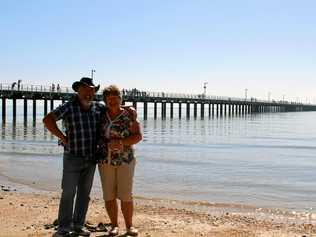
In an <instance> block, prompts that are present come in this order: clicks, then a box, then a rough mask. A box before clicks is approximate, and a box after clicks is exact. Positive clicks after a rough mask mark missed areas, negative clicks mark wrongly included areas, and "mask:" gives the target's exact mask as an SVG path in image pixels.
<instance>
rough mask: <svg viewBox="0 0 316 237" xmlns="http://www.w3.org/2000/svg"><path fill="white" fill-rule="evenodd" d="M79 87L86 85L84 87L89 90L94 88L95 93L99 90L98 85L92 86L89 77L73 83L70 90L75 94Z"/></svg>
mask: <svg viewBox="0 0 316 237" xmlns="http://www.w3.org/2000/svg"><path fill="white" fill-rule="evenodd" d="M80 85H86V86H89V87H91V88H94V89H95V92H97V91H98V90H99V89H100V85H97V86H95V85H94V84H93V81H92V78H90V77H83V78H81V79H80V81H75V82H74V83H73V84H72V89H73V90H74V91H76V92H77V91H78V88H79V86H80Z"/></svg>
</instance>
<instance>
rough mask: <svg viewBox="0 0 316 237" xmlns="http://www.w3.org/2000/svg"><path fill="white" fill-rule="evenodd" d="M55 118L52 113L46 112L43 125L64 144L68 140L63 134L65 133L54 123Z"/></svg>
mask: <svg viewBox="0 0 316 237" xmlns="http://www.w3.org/2000/svg"><path fill="white" fill-rule="evenodd" d="M56 121H57V119H56V116H55V114H54V113H52V112H50V113H48V114H47V115H46V116H45V117H44V119H43V123H44V125H45V127H46V128H47V129H48V130H49V131H50V132H51V133H52V134H53V135H55V136H56V137H58V138H59V139H60V140H61V142H62V143H63V144H64V145H65V144H67V142H68V139H67V137H66V136H65V134H64V133H63V132H62V131H60V129H59V128H58V126H57V123H56Z"/></svg>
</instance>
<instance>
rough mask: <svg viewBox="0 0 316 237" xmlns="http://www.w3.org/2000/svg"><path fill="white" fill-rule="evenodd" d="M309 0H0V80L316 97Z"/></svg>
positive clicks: (314, 6) (315, 39)
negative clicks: (87, 81) (88, 79)
mask: <svg viewBox="0 0 316 237" xmlns="http://www.w3.org/2000/svg"><path fill="white" fill-rule="evenodd" d="M315 12H316V2H315V1H304V0H301V1H291V0H287V1H286V0H284V1H278V0H273V1H272V0H265V1H263V0H262V1H255V0H252V1H251V0H248V1H246V0H239V1H237V0H236V1H233V0H230V1H229V0H222V1H216V0H214V1H212V0H208V1H206V0H205V1H199V0H194V1H193V0H191V1H186V0H181V1H180V0H179V1H178V0H174V1H172V0H169V1H167V0H166V1H157V0H152V1H151V0H146V1H145V0H143V1H138V0H133V1H131V0H130V1H127V0H124V1H123V0H115V1H114V0H113V1H106V0H102V1H101V0H100V1H80V0H76V1H70V0H69V1H65V0H63V1H61V0H54V1H44V0H43V1H40V0H38V1H32V0H28V1H26V0H25V1H23V0H19V1H17V0H8V1H3V0H0V20H1V21H0V35H1V37H0V52H1V57H0V69H1V73H2V78H1V80H0V82H2V83H11V82H13V81H16V80H18V79H22V82H23V83H25V84H46V85H49V84H51V83H52V82H54V83H56V84H57V83H60V84H62V85H65V86H69V85H71V84H72V82H73V81H75V80H77V79H79V78H80V77H82V76H89V75H90V71H91V69H95V70H96V73H95V81H96V83H100V84H101V85H102V86H105V85H108V84H117V85H118V86H120V87H124V88H139V89H141V90H150V91H168V92H182V93H201V92H203V82H208V86H207V93H208V94H211V95H227V96H235V97H243V96H244V94H245V88H247V89H248V97H258V98H262V99H267V97H268V93H269V92H270V93H271V98H273V99H277V100H278V99H282V97H283V95H285V99H288V100H292V101H295V100H297V99H299V100H301V101H303V102H305V101H306V98H307V100H308V101H310V102H316V94H315V89H316V66H315V62H316V27H315V25H316V14H315Z"/></svg>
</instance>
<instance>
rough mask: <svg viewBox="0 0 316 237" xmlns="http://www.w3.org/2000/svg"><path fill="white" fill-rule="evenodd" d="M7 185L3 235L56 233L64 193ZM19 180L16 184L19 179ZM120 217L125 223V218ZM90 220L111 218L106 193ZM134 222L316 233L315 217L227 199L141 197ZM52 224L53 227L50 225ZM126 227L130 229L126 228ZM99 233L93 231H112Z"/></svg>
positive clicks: (159, 230)
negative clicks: (108, 215) (188, 199)
mask: <svg viewBox="0 0 316 237" xmlns="http://www.w3.org/2000/svg"><path fill="white" fill-rule="evenodd" d="M12 184H13V183H11V185H10V186H8V185H7V184H6V185H4V184H1V190H0V227H1V229H2V231H4V232H3V234H4V235H3V236H51V235H52V234H53V233H54V226H53V225H52V224H53V222H54V221H55V219H56V217H57V212H58V204H59V195H60V194H59V193H58V192H49V191H41V190H31V189H29V190H28V189H25V187H23V185H16V186H12ZM13 185H14V184H13ZM119 216H120V221H119V223H120V226H121V227H123V226H124V223H123V218H122V215H121V214H119ZM87 223H89V225H91V226H97V225H98V224H99V223H109V219H108V218H107V216H106V213H105V209H104V203H103V200H102V198H101V197H100V198H97V197H93V198H92V199H91V202H90V207H89V210H88V214H87ZM134 224H135V226H136V227H137V228H138V229H139V231H140V234H139V236H146V237H158V236H171V237H180V236H181V237H189V236H215V237H226V236H227V237H230V236H245V237H248V236H249V237H250V236H251V237H252V236H260V237H261V236H262V237H267V236H276V237H282V236H293V237H294V236H300V237H301V236H304V235H305V236H316V223H315V217H313V218H311V216H310V217H309V218H308V217H304V218H303V217H302V216H297V215H293V213H292V214H291V213H284V212H280V211H278V210H269V209H267V210H265V209H262V208H256V207H253V206H245V205H238V204H225V203H207V202H196V201H179V200H167V199H158V198H154V199H153V198H145V197H135V215H134ZM47 227H50V228H47ZM121 229H122V232H124V228H121ZM104 234H105V232H95V233H92V235H91V236H106V235H104Z"/></svg>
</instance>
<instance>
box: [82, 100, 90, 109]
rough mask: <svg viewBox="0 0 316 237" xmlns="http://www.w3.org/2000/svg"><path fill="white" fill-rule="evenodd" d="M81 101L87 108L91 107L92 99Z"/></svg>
mask: <svg viewBox="0 0 316 237" xmlns="http://www.w3.org/2000/svg"><path fill="white" fill-rule="evenodd" d="M80 103H81V104H82V106H83V107H85V108H89V107H90V106H91V105H92V101H90V100H80Z"/></svg>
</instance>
